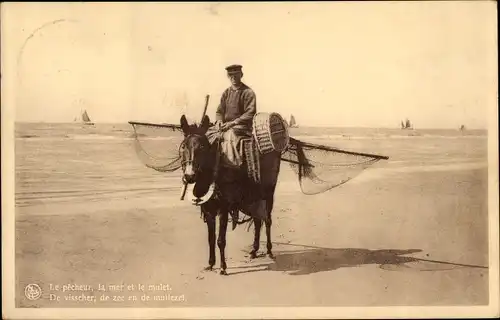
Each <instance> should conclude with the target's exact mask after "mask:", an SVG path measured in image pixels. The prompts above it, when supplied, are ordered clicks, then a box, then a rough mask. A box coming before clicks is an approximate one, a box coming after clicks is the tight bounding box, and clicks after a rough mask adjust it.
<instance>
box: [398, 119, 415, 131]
mask: <svg viewBox="0 0 500 320" xmlns="http://www.w3.org/2000/svg"><path fill="white" fill-rule="evenodd" d="M401 129H403V130H413V125H412V124H411V122H410V120H408V119H406V121H405V122H403V121H401Z"/></svg>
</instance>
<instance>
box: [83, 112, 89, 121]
mask: <svg viewBox="0 0 500 320" xmlns="http://www.w3.org/2000/svg"><path fill="white" fill-rule="evenodd" d="M82 120H83V121H84V122H90V118H89V115H88V114H87V110H85V111H83V114H82Z"/></svg>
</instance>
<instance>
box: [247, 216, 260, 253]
mask: <svg viewBox="0 0 500 320" xmlns="http://www.w3.org/2000/svg"><path fill="white" fill-rule="evenodd" d="M253 224H254V226H255V231H254V232H255V233H254V236H253V249H252V251H251V252H250V259H255V258H257V252H258V251H259V245H260V228H261V227H262V220H260V219H257V218H254V219H253Z"/></svg>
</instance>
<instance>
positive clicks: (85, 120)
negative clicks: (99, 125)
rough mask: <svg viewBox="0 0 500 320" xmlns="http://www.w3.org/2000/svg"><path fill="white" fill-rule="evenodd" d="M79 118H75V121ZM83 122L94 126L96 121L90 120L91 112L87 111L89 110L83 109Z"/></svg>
mask: <svg viewBox="0 0 500 320" xmlns="http://www.w3.org/2000/svg"><path fill="white" fill-rule="evenodd" d="M76 120H77V119H76V118H75V120H74V121H76ZM82 122H83V124H84V125H88V126H93V125H94V123H93V122H92V121H91V120H90V117H89V114H88V113H87V110H83V112H82Z"/></svg>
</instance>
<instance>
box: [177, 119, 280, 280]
mask: <svg viewBox="0 0 500 320" xmlns="http://www.w3.org/2000/svg"><path fill="white" fill-rule="evenodd" d="M180 124H181V129H182V131H183V133H184V140H183V142H182V144H181V147H180V156H181V159H182V173H183V178H182V179H183V181H184V183H187V184H194V187H193V191H192V192H193V195H194V196H195V197H200V198H202V197H203V196H204V195H207V194H210V192H211V190H212V191H213V194H212V195H211V196H210V197H209V198H208V199H205V200H204V201H200V210H201V214H202V216H203V219H204V221H205V223H206V225H207V228H208V243H209V260H208V266H207V267H206V268H205V270H212V269H213V267H214V265H215V262H216V256H215V238H216V218H217V217H219V234H218V239H217V245H218V247H219V251H220V274H222V275H227V271H226V269H227V264H226V256H225V247H226V231H227V226H228V221H229V214H230V213H239V212H242V213H243V214H245V215H247V216H249V217H250V218H248V219H249V220H250V219H251V220H252V222H253V223H254V226H255V228H254V231H255V234H254V240H253V245H252V250H251V252H250V258H251V259H254V258H256V257H257V252H258V250H259V244H260V233H261V227H262V222H264V224H265V227H266V237H267V255H268V256H269V257H270V258H274V257H273V253H272V243H271V226H272V214H271V212H272V210H273V204H274V193H275V189H276V184H277V181H278V176H279V171H280V164H281V159H280V156H281V154H280V153H279V152H276V151H272V152H269V153H266V154H261V155H260V157H259V159H260V176H261V179H260V183H254V182H253V181H252V180H251V179H250V178H249V177H248V175H247V174H246V167H245V166H246V164H244V165H243V168H231V167H228V166H224V165H223V164H222V162H221V160H220V159H221V156H222V155H221V151H220V150H221V149H220V147H219V146H220V138H219V139H217V140H216V141H215V142H214V143H212V144H211V143H210V141H209V139H208V137H207V131H208V129H209V128H210V126H211V124H210V118H209V117H208V116H206V115H205V116H204V117H203V120H202V122H201V124H200V125H196V124H192V125H190V124H188V122H187V119H186V117H185V116H184V115H183V116H182V117H181V119H180ZM232 219H233V223H234V219H237V218H236V217H235V215H232ZM234 227H235V226H234V225H233V229H234Z"/></svg>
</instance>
